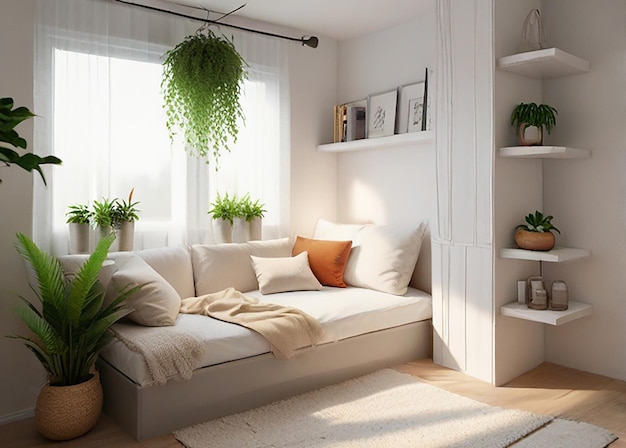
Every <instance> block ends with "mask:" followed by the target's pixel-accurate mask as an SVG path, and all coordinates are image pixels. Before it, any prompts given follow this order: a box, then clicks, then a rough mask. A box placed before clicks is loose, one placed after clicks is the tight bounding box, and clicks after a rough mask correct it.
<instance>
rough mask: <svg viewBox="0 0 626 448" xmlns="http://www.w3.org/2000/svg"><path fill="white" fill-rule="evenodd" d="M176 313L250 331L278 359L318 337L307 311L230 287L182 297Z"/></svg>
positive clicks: (317, 327) (317, 325) (318, 329)
mask: <svg viewBox="0 0 626 448" xmlns="http://www.w3.org/2000/svg"><path fill="white" fill-rule="evenodd" d="M180 312H181V313H186V314H204V315H206V316H210V317H212V318H214V319H219V320H222V321H225V322H230V323H233V324H237V325H241V326H243V327H246V328H249V329H250V330H254V331H256V332H257V333H259V334H261V335H262V336H263V337H265V339H267V341H268V342H269V343H270V347H271V350H272V353H274V356H275V357H276V358H278V359H289V358H291V357H292V356H293V354H294V352H295V351H296V349H298V348H301V347H308V346H314V345H316V344H317V342H318V341H319V340H320V337H321V336H322V327H321V325H320V323H319V322H318V321H317V320H316V319H314V318H313V317H311V316H309V315H308V314H306V313H304V312H302V311H300V310H298V309H296V308H291V307H285V306H282V305H276V304H273V303H262V302H259V300H258V299H255V298H254V297H248V296H246V295H244V294H243V293H241V292H239V291H237V290H235V289H234V288H228V289H225V290H223V291H219V292H216V293H213V294H205V295H203V296H200V297H190V298H188V299H183V300H182V302H181V307H180Z"/></svg>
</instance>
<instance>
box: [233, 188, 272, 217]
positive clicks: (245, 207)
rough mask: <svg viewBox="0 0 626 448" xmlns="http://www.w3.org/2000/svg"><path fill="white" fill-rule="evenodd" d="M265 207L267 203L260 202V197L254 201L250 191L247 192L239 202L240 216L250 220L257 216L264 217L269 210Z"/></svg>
mask: <svg viewBox="0 0 626 448" xmlns="http://www.w3.org/2000/svg"><path fill="white" fill-rule="evenodd" d="M263 207H265V204H262V203H260V202H259V200H258V199H257V200H256V201H254V202H252V199H250V193H246V194H245V195H244V196H243V197H242V198H241V200H240V201H239V204H238V208H239V216H240V217H242V218H244V219H245V220H246V221H248V222H250V221H253V220H254V219H255V218H263V217H264V216H265V212H266V211H267V210H265V209H264V208H263Z"/></svg>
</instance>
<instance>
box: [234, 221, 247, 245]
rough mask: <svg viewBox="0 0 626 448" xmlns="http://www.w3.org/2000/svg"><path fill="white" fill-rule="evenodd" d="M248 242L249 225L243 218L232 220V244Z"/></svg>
mask: <svg viewBox="0 0 626 448" xmlns="http://www.w3.org/2000/svg"><path fill="white" fill-rule="evenodd" d="M249 240H250V223H249V222H248V221H246V220H245V218H234V219H233V243H245V242H247V241H249Z"/></svg>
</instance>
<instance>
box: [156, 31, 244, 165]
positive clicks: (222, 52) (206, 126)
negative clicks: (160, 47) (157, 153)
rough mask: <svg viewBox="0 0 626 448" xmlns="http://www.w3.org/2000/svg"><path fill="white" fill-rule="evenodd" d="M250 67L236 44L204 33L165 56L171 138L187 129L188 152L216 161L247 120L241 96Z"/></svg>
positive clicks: (165, 93) (165, 95) (165, 92)
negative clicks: (239, 125)
mask: <svg viewBox="0 0 626 448" xmlns="http://www.w3.org/2000/svg"><path fill="white" fill-rule="evenodd" d="M246 67H247V64H246V62H245V61H244V59H243V58H242V57H241V55H240V54H239V53H238V52H237V50H236V49H235V45H234V44H233V42H232V40H229V39H227V38H226V37H224V36H216V35H215V34H214V33H213V32H212V31H211V30H209V29H206V30H204V32H203V30H202V29H201V30H198V32H196V33H195V34H193V35H191V36H187V37H186V38H185V40H184V41H183V42H181V43H179V44H178V45H177V46H176V47H174V48H173V49H172V50H170V51H168V52H167V53H165V62H164V63H163V78H162V82H161V89H162V93H163V99H164V107H165V112H166V115H167V122H166V125H167V129H168V131H169V134H170V138H173V137H174V135H175V134H176V131H177V130H179V129H180V130H182V131H183V134H184V140H185V143H186V146H187V150H188V151H189V152H190V154H192V155H196V156H198V157H206V158H207V162H208V160H209V159H208V157H212V158H213V160H214V161H215V162H216V163H217V161H218V159H219V156H220V153H221V152H222V151H223V150H228V140H229V138H232V139H233V141H234V142H236V141H237V133H238V128H237V121H238V119H242V120H243V118H244V116H243V111H242V108H241V104H240V101H239V97H240V95H241V88H242V86H243V81H244V79H246V78H247V71H246Z"/></svg>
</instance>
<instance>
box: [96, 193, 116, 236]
mask: <svg viewBox="0 0 626 448" xmlns="http://www.w3.org/2000/svg"><path fill="white" fill-rule="evenodd" d="M115 202H116V199H113V200H109V199H108V198H102V200H101V201H93V222H92V224H93V225H94V226H95V227H100V229H103V230H104V229H107V228H109V227H111V226H112V225H113V210H114V208H115Z"/></svg>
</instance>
